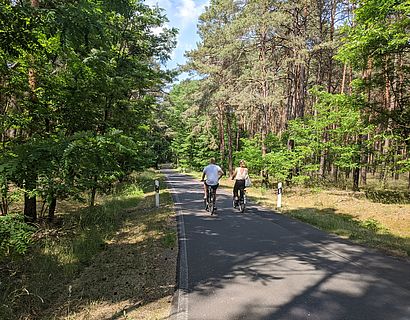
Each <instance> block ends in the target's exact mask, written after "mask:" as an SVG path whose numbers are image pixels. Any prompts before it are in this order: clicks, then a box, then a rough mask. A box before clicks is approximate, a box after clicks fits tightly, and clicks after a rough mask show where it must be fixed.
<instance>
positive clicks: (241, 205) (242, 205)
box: [233, 188, 247, 213]
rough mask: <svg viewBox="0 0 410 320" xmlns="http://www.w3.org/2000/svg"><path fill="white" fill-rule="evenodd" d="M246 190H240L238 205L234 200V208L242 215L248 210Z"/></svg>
mask: <svg viewBox="0 0 410 320" xmlns="http://www.w3.org/2000/svg"><path fill="white" fill-rule="evenodd" d="M246 202H247V199H246V189H245V188H244V189H239V200H238V203H236V201H235V199H234V200H233V206H234V208H237V209H238V210H239V211H240V212H241V213H244V212H245V209H246Z"/></svg>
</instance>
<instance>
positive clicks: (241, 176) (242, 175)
mask: <svg viewBox="0 0 410 320" xmlns="http://www.w3.org/2000/svg"><path fill="white" fill-rule="evenodd" d="M247 177H248V168H242V167H238V168H236V176H235V179H236V180H245V179H246V178H247Z"/></svg>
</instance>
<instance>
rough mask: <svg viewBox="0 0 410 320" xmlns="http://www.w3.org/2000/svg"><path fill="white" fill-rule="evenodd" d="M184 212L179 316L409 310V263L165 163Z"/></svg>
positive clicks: (292, 317) (314, 318)
mask: <svg viewBox="0 0 410 320" xmlns="http://www.w3.org/2000/svg"><path fill="white" fill-rule="evenodd" d="M164 173H165V174H166V175H167V178H168V183H169V187H170V188H171V190H172V193H173V197H174V201H175V205H176V210H177V217H178V233H179V261H178V273H177V290H176V292H175V296H174V300H173V308H172V313H171V318H172V319H176V320H181V319H183V320H186V319H189V320H191V319H192V320H194V319H198V320H208V319H209V320H218V319H220V320H231V319H232V320H233V319H251V320H259V319H261V320H262V319H275V320H279V319H280V320H282V319H283V320H302V319H309V320H342V319H343V320H359V319H360V320H367V319H368V320H378V319H380V320H410V263H409V262H408V261H404V260H400V259H395V258H391V257H387V256H385V255H382V254H379V253H377V252H376V251H374V250H371V249H368V248H365V247H362V246H358V245H354V244H352V243H350V242H349V241H346V240H343V239H340V238H338V237H336V236H332V235H328V234H326V233H324V232H322V231H320V230H318V229H316V228H314V227H311V226H309V225H307V224H304V223H301V222H298V221H295V220H293V219H289V218H287V217H286V216H283V215H279V214H276V213H274V212H273V211H271V210H268V209H264V208H263V207H260V206H257V205H252V203H251V204H249V206H248V208H247V211H246V212H245V213H243V214H242V213H240V212H239V211H237V210H236V209H233V208H232V196H231V190H221V189H218V196H217V207H218V210H217V212H218V213H217V215H215V216H211V215H210V214H209V213H208V212H206V211H205V210H204V206H203V200H202V198H203V187H202V184H201V183H200V182H199V181H198V180H195V179H193V178H191V177H189V176H186V175H183V174H179V173H176V172H175V171H172V170H164Z"/></svg>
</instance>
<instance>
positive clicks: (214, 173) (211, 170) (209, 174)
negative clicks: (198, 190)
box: [201, 158, 225, 209]
mask: <svg viewBox="0 0 410 320" xmlns="http://www.w3.org/2000/svg"><path fill="white" fill-rule="evenodd" d="M224 174H225V173H224V172H223V170H222V169H221V167H220V166H218V165H216V164H215V158H211V159H209V164H208V165H207V166H206V167H205V168H204V170H203V172H202V179H201V181H203V182H204V199H207V198H208V186H211V187H212V189H214V190H215V197H216V189H218V186H219V179H220V178H221V177H222V176H223V175H224ZM205 176H206V180H205ZM215 209H216V208H215Z"/></svg>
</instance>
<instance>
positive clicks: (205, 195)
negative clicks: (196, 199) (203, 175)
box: [204, 182, 208, 199]
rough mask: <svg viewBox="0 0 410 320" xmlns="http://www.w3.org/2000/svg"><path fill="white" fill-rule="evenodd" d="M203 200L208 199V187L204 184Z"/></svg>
mask: <svg viewBox="0 0 410 320" xmlns="http://www.w3.org/2000/svg"><path fill="white" fill-rule="evenodd" d="M204 199H208V186H207V185H206V182H204Z"/></svg>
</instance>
